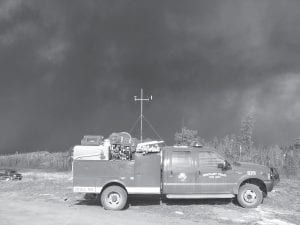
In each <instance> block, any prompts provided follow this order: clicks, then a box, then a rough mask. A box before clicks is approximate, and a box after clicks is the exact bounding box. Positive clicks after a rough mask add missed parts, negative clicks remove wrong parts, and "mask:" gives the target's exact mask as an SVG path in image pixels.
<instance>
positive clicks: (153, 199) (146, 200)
mask: <svg viewBox="0 0 300 225" xmlns="http://www.w3.org/2000/svg"><path fill="white" fill-rule="evenodd" d="M161 203H163V204H166V205H228V204H230V203H233V204H235V205H238V203H237V201H236V199H166V198H163V199H161V198H160V196H159V195H129V196H128V206H147V205H149V206H150V205H160V204H161ZM76 205H101V203H100V200H99V196H98V195H96V194H85V196H84V199H82V200H78V202H77V203H76Z"/></svg>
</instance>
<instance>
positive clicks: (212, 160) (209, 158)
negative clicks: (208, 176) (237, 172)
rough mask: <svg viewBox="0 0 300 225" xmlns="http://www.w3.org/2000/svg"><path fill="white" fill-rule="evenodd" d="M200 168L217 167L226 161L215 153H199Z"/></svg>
mask: <svg viewBox="0 0 300 225" xmlns="http://www.w3.org/2000/svg"><path fill="white" fill-rule="evenodd" d="M198 155H199V166H200V167H217V165H218V164H219V163H223V162H224V159H223V158H221V157H220V156H219V155H218V154H216V153H214V152H199V153H198Z"/></svg>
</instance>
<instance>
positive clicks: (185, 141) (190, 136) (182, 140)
mask: <svg viewBox="0 0 300 225" xmlns="http://www.w3.org/2000/svg"><path fill="white" fill-rule="evenodd" d="M197 134H198V131H197V130H190V129H188V128H186V127H182V128H181V132H176V133H175V137H174V140H175V143H176V145H191V144H192V142H194V141H198V142H201V143H202V144H203V139H202V138H200V137H199V136H197Z"/></svg>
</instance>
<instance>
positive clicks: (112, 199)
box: [101, 186, 127, 210]
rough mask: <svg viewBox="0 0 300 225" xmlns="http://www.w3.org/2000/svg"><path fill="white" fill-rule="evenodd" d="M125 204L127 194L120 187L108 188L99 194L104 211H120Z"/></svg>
mask: <svg viewBox="0 0 300 225" xmlns="http://www.w3.org/2000/svg"><path fill="white" fill-rule="evenodd" d="M126 203H127V192H126V191H125V190H124V188H122V187H120V186H109V187H107V188H105V189H104V191H103V192H102V194H101V204H102V206H103V208H104V209H108V210H122V209H124V207H125V206H126Z"/></svg>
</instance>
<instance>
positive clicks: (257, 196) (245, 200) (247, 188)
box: [237, 184, 263, 208]
mask: <svg viewBox="0 0 300 225" xmlns="http://www.w3.org/2000/svg"><path fill="white" fill-rule="evenodd" d="M237 200H238V202H239V204H240V205H241V206H242V207H244V208H256V207H257V206H258V205H259V204H261V203H262V201H263V193H262V191H261V190H260V188H259V187H258V186H257V185H255V184H244V185H243V186H241V187H240V189H239V193H238V195H237Z"/></svg>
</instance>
